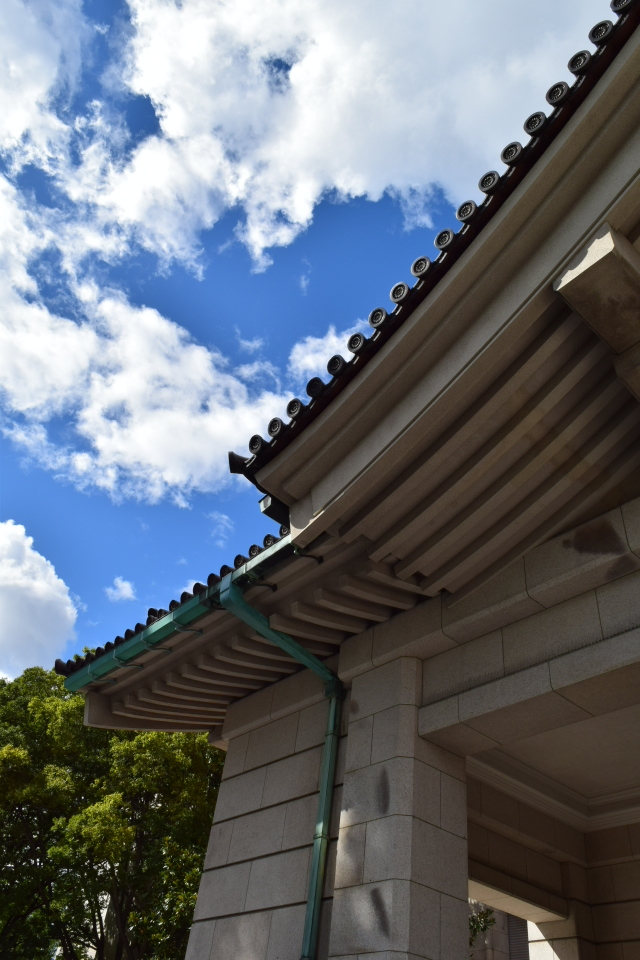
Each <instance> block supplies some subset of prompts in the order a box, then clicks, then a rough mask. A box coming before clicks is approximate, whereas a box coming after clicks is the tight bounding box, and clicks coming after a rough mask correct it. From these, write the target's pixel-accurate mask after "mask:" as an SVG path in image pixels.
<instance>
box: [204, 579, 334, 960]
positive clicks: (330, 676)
mask: <svg viewBox="0 0 640 960" xmlns="http://www.w3.org/2000/svg"><path fill="white" fill-rule="evenodd" d="M233 576H234V575H233V573H229V574H227V576H226V577H224V578H223V579H222V581H221V582H220V603H221V604H222V606H223V607H224V608H225V609H226V610H228V611H229V612H230V613H233V614H234V616H236V617H237V618H238V619H239V620H241V621H242V622H243V623H246V624H247V625H248V626H250V627H252V628H253V629H254V630H255V631H256V632H257V633H259V634H260V636H262V637H264V638H265V640H270V641H271V643H273V644H275V646H277V647H280V649H281V650H284V651H285V653H288V654H289V656H291V657H293V659H294V660H297V661H298V663H301V664H302V665H303V666H305V667H308V669H309V670H312V671H313V672H314V673H315V674H316V675H317V676H319V677H320V678H321V679H322V680H323V681H324V695H325V697H326V698H327V699H328V701H329V715H328V718H327V730H326V734H325V738H324V749H323V751H322V760H321V764H320V791H319V794H318V814H317V817H316V830H315V833H314V836H313V851H312V854H311V870H310V874H309V890H308V894H307V910H306V914H305V920H304V934H303V938H302V953H301V960H316V954H317V947H318V933H319V927H320V906H321V903H322V887H323V884H324V875H325V869H326V863H327V850H328V847H329V821H330V817H331V799H332V796H333V781H334V779H335V770H336V758H337V755H338V741H339V739H340V716H341V713H342V701H343V699H344V695H345V690H344V687H343V685H342V681H341V680H340V678H339V677H338V675H337V674H335V673H334V672H333V670H330V669H329V668H328V667H327V666H325V664H324V663H323V662H322V660H319V659H318V657H316V656H314V655H313V654H312V653H310V652H309V651H308V650H307V649H306V648H305V647H303V646H302V644H300V643H298V642H297V640H294V639H293V637H290V636H289V635H288V634H286V633H280V631H279V630H273V629H272V628H271V626H270V624H269V621H268V620H267V618H266V617H265V616H264V614H262V613H260V611H259V610H256V609H255V608H254V607H252V606H251V605H250V604H249V603H247V601H246V600H245V599H244V597H243V595H242V590H241V589H240V587H239V586H237V585H236V584H235V583H234V582H233Z"/></svg>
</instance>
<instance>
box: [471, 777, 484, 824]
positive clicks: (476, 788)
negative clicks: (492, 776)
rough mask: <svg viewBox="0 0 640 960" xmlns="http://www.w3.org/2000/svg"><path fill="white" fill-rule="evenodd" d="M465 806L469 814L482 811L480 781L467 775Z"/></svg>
mask: <svg viewBox="0 0 640 960" xmlns="http://www.w3.org/2000/svg"><path fill="white" fill-rule="evenodd" d="M467 808H468V810H469V816H471V815H472V813H473V815H474V816H475V815H476V814H478V815H479V814H481V813H482V783H481V782H480V780H476V779H475V777H467Z"/></svg>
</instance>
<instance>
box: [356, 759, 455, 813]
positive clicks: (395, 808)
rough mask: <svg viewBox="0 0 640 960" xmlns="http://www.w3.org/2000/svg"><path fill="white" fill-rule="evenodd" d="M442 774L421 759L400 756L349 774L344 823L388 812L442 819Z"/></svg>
mask: <svg viewBox="0 0 640 960" xmlns="http://www.w3.org/2000/svg"><path fill="white" fill-rule="evenodd" d="M439 777H440V774H439V772H438V771H437V770H433V769H432V768H430V767H427V766H426V764H423V763H421V762H420V761H418V760H411V759H410V758H408V757H397V758H395V759H393V760H386V761H385V762H383V763H378V764H376V765H375V766H372V767H364V768H363V769H361V770H356V771H354V772H353V773H350V774H348V775H347V776H346V778H345V782H344V787H343V800H342V816H341V820H340V826H341V827H346V826H351V825H352V824H355V823H365V822H366V821H369V820H377V819H378V818H379V817H387V816H395V815H398V816H416V817H419V818H420V819H426V820H429V821H430V822H434V821H435V822H436V823H439V815H440V780H439Z"/></svg>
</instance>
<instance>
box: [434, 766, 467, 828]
mask: <svg viewBox="0 0 640 960" xmlns="http://www.w3.org/2000/svg"><path fill="white" fill-rule="evenodd" d="M440 826H441V827H442V829H443V830H448V831H449V833H454V834H456V836H458V837H462V838H463V839H465V840H466V838H467V790H466V785H465V784H464V783H463V782H462V781H460V780H458V779H457V778H455V777H450V776H449V775H448V774H446V773H441V774H440Z"/></svg>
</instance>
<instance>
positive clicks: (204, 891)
mask: <svg viewBox="0 0 640 960" xmlns="http://www.w3.org/2000/svg"><path fill="white" fill-rule="evenodd" d="M250 869H251V864H250V863H236V864H233V865H232V866H229V867H218V869H217V870H207V871H205V873H203V874H202V878H201V880H200V889H199V891H198V901H197V903H196V909H195V914H194V920H209V919H213V918H214V917H224V916H226V915H227V914H231V913H238V912H239V911H241V910H243V909H244V904H245V898H246V895H247V886H248V884H249V872H250Z"/></svg>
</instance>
